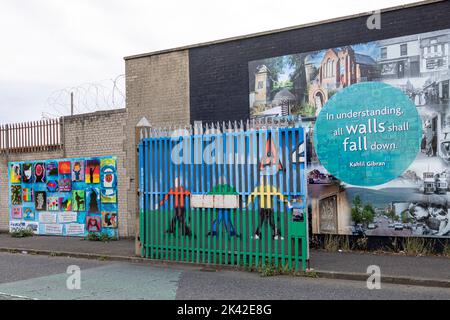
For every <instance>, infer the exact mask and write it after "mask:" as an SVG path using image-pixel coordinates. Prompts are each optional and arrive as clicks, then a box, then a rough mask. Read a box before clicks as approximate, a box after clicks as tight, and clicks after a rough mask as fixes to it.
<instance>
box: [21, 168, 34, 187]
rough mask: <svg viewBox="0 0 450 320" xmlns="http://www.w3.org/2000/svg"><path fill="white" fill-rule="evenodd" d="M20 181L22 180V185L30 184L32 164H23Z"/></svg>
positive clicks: (31, 180)
mask: <svg viewBox="0 0 450 320" xmlns="http://www.w3.org/2000/svg"><path fill="white" fill-rule="evenodd" d="M22 180H23V183H32V182H33V164H32V163H24V164H23V166H22Z"/></svg>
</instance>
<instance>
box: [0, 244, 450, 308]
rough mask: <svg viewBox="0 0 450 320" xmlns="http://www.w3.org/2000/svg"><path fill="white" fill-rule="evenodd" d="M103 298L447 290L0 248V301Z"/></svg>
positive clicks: (419, 295)
mask: <svg viewBox="0 0 450 320" xmlns="http://www.w3.org/2000/svg"><path fill="white" fill-rule="evenodd" d="M72 265H75V266H78V267H79V268H80V269H81V278H80V279H81V282H80V283H81V289H80V290H68V289H67V285H66V284H67V279H68V277H69V275H68V274H67V273H66V271H67V268H68V266H72ZM10 299H39V300H41V299H42V300H53V299H63V300H79V299H82V300H91V299H95V300H102V299H168V300H172V299H187V300H190V299H202V300H203V299H204V300H220V299H232V300H248V299H274V300H278V299H370V300H373V299H389V300H392V299H407V300H410V299H427V300H431V299H446V300H450V290H449V289H442V288H426V287H414V286H402V285H388V284H386V285H383V284H382V289H381V290H368V289H367V287H366V283H365V282H357V281H344V280H329V279H313V278H301V277H290V276H277V277H261V276H260V275H259V274H258V273H248V272H240V271H230V270H227V271H211V270H201V269H199V268H196V267H184V268H181V267H157V266H149V265H147V264H131V263H117V262H108V261H96V260H84V259H72V258H63V257H46V256H34V255H24V254H9V253H0V300H10Z"/></svg>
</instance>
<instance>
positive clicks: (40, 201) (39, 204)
mask: <svg viewBox="0 0 450 320" xmlns="http://www.w3.org/2000/svg"><path fill="white" fill-rule="evenodd" d="M34 208H35V210H36V211H46V210H47V193H46V192H45V191H36V192H35V193H34Z"/></svg>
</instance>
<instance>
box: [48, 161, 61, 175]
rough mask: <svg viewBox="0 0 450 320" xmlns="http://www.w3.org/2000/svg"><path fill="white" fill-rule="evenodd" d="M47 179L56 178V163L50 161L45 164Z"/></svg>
mask: <svg viewBox="0 0 450 320" xmlns="http://www.w3.org/2000/svg"><path fill="white" fill-rule="evenodd" d="M46 169H47V177H56V176H58V162H56V161H51V162H47V166H46Z"/></svg>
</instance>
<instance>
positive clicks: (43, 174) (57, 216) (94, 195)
mask: <svg viewBox="0 0 450 320" xmlns="http://www.w3.org/2000/svg"><path fill="white" fill-rule="evenodd" d="M9 185H10V188H9V189H10V197H9V198H10V206H9V207H10V232H14V231H17V230H20V229H24V228H29V229H31V230H32V231H33V232H34V233H35V234H38V235H56V236H72V237H84V236H87V235H88V234H89V233H102V234H107V235H109V236H110V237H117V235H118V234H117V227H118V204H117V160H116V158H115V157H97V158H77V159H63V160H46V161H34V162H33V161H31V162H30V161H28V162H14V163H10V164H9ZM102 195H106V196H102Z"/></svg>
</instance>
